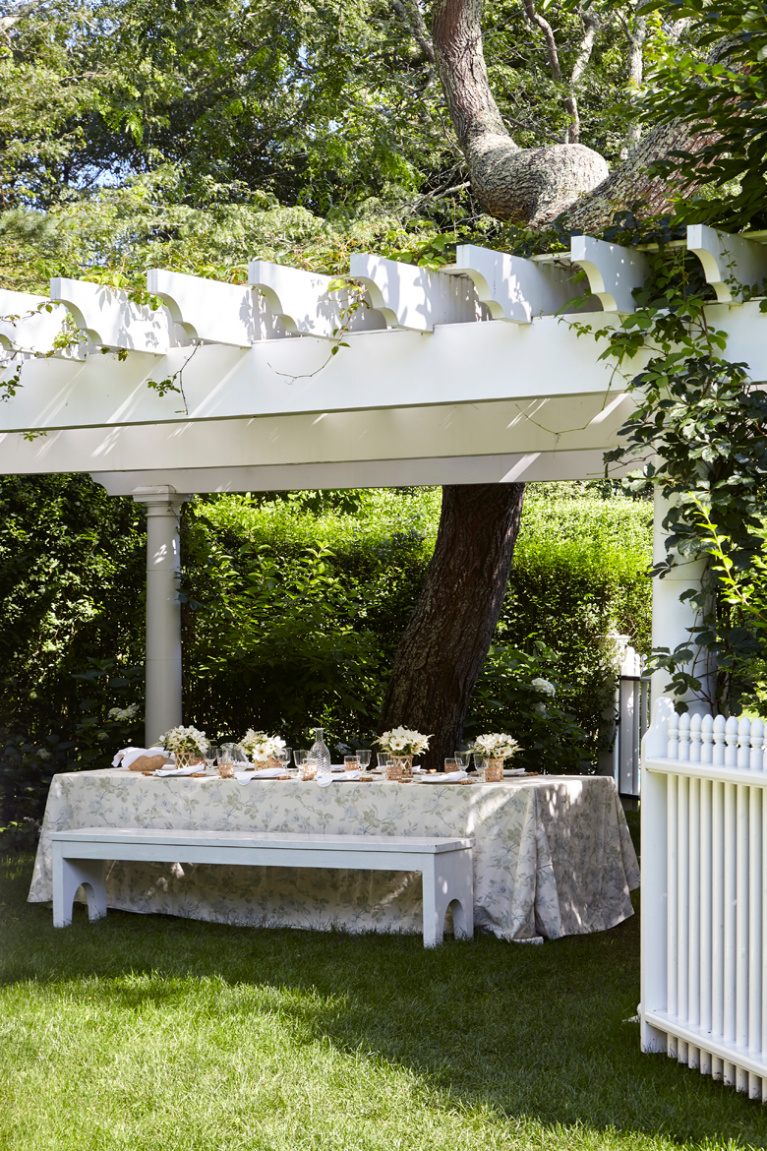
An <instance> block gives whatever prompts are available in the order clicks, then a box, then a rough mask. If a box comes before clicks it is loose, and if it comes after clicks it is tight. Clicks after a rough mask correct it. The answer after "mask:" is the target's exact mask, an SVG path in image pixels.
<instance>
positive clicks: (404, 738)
mask: <svg viewBox="0 0 767 1151" xmlns="http://www.w3.org/2000/svg"><path fill="white" fill-rule="evenodd" d="M430 739H431V736H430V735H422V734H421V732H420V731H410V729H409V728H407V727H395V728H393V729H392V730H391V731H385V732H383V733H382V734H381V735H379V737H378V739H374V740H373V743H377V744H378V746H379V747H380V748H381V750H382V751H388V753H389V755H420V754H421V752H424V751H428V750H429V740H430Z"/></svg>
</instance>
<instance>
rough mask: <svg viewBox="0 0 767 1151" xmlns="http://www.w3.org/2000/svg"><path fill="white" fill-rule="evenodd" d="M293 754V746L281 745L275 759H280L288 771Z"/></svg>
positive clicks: (284, 768)
mask: <svg viewBox="0 0 767 1151" xmlns="http://www.w3.org/2000/svg"><path fill="white" fill-rule="evenodd" d="M292 754H293V749H292V748H290V747H281V748H280V749H279V751H278V752H277V754H276V755H275V757H274V758H275V759H278V760H279V761H280V764H281V765H282V768H283V770H284V771H287V770H288V768H289V767H290V757H291V756H292Z"/></svg>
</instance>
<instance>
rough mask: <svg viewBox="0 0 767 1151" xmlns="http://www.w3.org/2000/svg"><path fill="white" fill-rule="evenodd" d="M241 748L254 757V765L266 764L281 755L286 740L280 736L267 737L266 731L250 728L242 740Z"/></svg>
mask: <svg viewBox="0 0 767 1151" xmlns="http://www.w3.org/2000/svg"><path fill="white" fill-rule="evenodd" d="M240 747H241V748H242V749H243V751H246V752H247V753H248V755H250V756H251V757H252V759H253V762H254V763H266V762H267V761H268V760H270V759H274V758H275V757H276V756H277V755H279V753H280V752H281V751H282V749H283V747H285V740H284V739H280V737H279V736H278V735H267V734H266V732H265V731H253V729H252V728H248V730H247V731H246V732H245V734H244V736H243V737H242V739H241V740H240Z"/></svg>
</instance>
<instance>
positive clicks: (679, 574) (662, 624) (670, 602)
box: [651, 484, 715, 711]
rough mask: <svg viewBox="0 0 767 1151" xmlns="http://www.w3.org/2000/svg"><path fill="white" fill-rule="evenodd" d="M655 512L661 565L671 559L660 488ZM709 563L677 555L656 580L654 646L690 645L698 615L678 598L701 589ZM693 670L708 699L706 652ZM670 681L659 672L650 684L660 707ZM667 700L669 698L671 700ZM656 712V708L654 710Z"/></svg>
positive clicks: (656, 558)
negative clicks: (674, 564) (688, 591)
mask: <svg viewBox="0 0 767 1151" xmlns="http://www.w3.org/2000/svg"><path fill="white" fill-rule="evenodd" d="M654 498H655V508H654V515H653V563H661V562H663V561H664V560H666V559H667V558H668V552H667V551H666V537H667V536H668V532H667V531H666V530H665V528H664V527H663V520H664V517H665V516H666V513H667V512H668V509H669V507H670V506H671V501H670V500H669V499H668V497H667V496H664V495H662V493H661V490H660V486H659V485H657V484H656V486H655V497H654ZM705 567H706V561H705V557H704V558H702V559H695V560H686V559H684V558H683V557H681V556H679V555H678V554H677V555H676V566H675V567H673V568H672V569H671V571H670V572H668V573H667V574H666V575H665V576H664V577H663V579H654V580H653V584H652V646H653V648H657V647H667V648H669V650H671V651H673V650H674V648H675V647H676V646H677V645H678V644H682V643H689V642H690V629H691V628H693V627H695V626H696V625H697V623H698V622H699V621H698V617H697V611H696V608H695V607H694V605H693V604H691V603H690V601H689V600H682V599H680V598H679V597H680V596H681V595H682V593H683V592H685V591H687V590H688V589H689V588H696V589H698V588H700V587H701V585H702V581H703V575H704V572H705ZM693 651H695V656H694V659H693V661H692V664H691V665H689V667H690V670H694V672H695V676H696V678H697V679H699V680H700V681H701V691H702V694H703V695H704V696H706V697H710V696H711V688H712V687H713V679H712V677H713V676H714V675H715V668H714V666H713V660H712V657H711V656H710V655H709V654H708V653H706V652H705V651H701V650H700V649H696V648H695V646H694V645H693ZM670 680H671V677H670V676H669V675H668V673H667V672H665V671H656V672H655V673H654V675H653V677H652V680H651V684H652V687H651V691H652V698H653V700H654V702H655V705H657V703H658V701H659V700H660V699H662V698H663V694H664V691H665V688H666V686H667V685H668V684H669V683H670ZM666 698H669V697H668V696H667V697H666ZM674 698H682V699H684V700H685V701H686V702H687V703H689V704H691V705H692V706H691V710H692V711H696V710H697V711H700V710H704V711H708V710H710V709H709V707H708V705H703V704H700V703H698V705H697V706H695V705H694V701H695V696H694V695H693V693H691V692H688V693H686V694H685V695H683V696H681V697H679V696H675V697H674ZM653 710H654V708H653Z"/></svg>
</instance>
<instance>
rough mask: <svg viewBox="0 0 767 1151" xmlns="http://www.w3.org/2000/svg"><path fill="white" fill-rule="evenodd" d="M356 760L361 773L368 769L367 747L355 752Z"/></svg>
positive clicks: (368, 750)
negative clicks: (358, 762) (361, 770)
mask: <svg viewBox="0 0 767 1151" xmlns="http://www.w3.org/2000/svg"><path fill="white" fill-rule="evenodd" d="M357 759H358V760H359V761H360V767H361V768H362V769H363V771H364V770H365V769H366V768H368V767H370V749H369V748H367V747H361V748H360V749H359V751H358V752H357Z"/></svg>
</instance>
